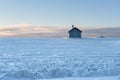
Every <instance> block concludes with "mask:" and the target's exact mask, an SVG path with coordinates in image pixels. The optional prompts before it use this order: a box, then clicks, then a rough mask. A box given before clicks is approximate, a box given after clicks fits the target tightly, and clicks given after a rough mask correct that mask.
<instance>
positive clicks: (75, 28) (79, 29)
mask: <svg viewBox="0 0 120 80" xmlns="http://www.w3.org/2000/svg"><path fill="white" fill-rule="evenodd" d="M75 29H76V30H78V31H80V32H82V31H81V30H80V29H78V28H76V27H74V28H72V29H71V30H69V31H68V32H69V33H70V32H71V31H73V30H75Z"/></svg>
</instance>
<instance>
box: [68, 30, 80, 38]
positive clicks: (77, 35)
mask: <svg viewBox="0 0 120 80" xmlns="http://www.w3.org/2000/svg"><path fill="white" fill-rule="evenodd" d="M69 37H70V38H81V32H80V31H78V30H76V29H74V30H72V31H71V32H70V33H69Z"/></svg>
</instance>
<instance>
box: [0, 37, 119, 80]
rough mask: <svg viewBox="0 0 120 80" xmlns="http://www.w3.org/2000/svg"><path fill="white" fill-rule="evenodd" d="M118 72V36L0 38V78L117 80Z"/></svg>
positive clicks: (26, 79) (0, 79)
mask: <svg viewBox="0 0 120 80" xmlns="http://www.w3.org/2000/svg"><path fill="white" fill-rule="evenodd" d="M119 75H120V38H114V39H112V38H111V39H110V38H109V39H107V38H106V39H105V38H102V39H101V38H96V39H87V38H86V39H45V38H38V39H37V38H34V39H30V38H0V80H41V79H51V80H53V79H54V80H59V79H60V80H107V79H108V80H120V79H119V77H118V76H119ZM112 76H114V77H112ZM102 77H103V78H102Z"/></svg>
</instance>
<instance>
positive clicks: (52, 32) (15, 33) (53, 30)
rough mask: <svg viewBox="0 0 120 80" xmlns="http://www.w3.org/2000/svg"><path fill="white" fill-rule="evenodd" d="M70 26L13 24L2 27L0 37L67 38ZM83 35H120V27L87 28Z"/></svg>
mask: <svg viewBox="0 0 120 80" xmlns="http://www.w3.org/2000/svg"><path fill="white" fill-rule="evenodd" d="M70 29H71V27H70V26H36V25H27V24H20V25H11V26H4V27H2V26H1V27H0V37H24V38H25V37H26V38H27V37H30V38H33V37H35V38H67V37H68V31H69V30H70ZM79 29H81V30H83V37H98V36H100V35H103V36H105V37H120V27H116V28H114V27H113V28H101V29H94V28H92V29H85V28H83V27H79Z"/></svg>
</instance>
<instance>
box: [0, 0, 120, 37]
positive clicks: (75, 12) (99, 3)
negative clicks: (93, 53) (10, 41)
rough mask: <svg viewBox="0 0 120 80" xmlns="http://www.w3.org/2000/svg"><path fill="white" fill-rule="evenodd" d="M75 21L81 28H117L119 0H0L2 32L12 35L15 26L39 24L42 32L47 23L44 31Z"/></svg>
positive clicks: (119, 22)
mask: <svg viewBox="0 0 120 80" xmlns="http://www.w3.org/2000/svg"><path fill="white" fill-rule="evenodd" d="M72 24H74V25H76V26H80V28H81V29H82V28H84V29H90V28H116V27H117V28H118V27H120V0H0V31H3V32H2V33H1V35H2V34H4V35H5V34H9V35H10V34H11V33H9V32H12V31H13V30H12V29H13V28H14V29H15V28H16V27H17V28H18V27H19V29H24V28H25V27H28V26H29V28H31V26H32V28H31V29H33V28H34V27H36V26H37V27H38V26H39V29H41V31H42V29H43V28H44V26H47V27H45V30H47V29H46V28H49V27H52V26H54V27H52V29H53V28H59V27H61V26H62V27H64V29H65V27H67V28H68V27H69V26H71V25H72ZM33 26H34V27H33ZM41 26H42V27H41ZM7 27H8V28H7ZM9 27H11V28H12V29H10V28H9ZM6 28H7V31H4V30H5V29H6ZM8 29H9V30H8ZM22 31H23V30H22ZM43 31H44V30H43ZM47 31H49V30H47ZM47 31H45V32H47ZM32 33H34V32H32ZM53 33H54V31H53ZM12 34H15V32H14V33H13V32H12ZM2 36H3V35H2Z"/></svg>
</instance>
